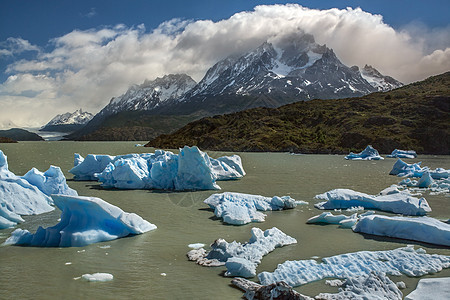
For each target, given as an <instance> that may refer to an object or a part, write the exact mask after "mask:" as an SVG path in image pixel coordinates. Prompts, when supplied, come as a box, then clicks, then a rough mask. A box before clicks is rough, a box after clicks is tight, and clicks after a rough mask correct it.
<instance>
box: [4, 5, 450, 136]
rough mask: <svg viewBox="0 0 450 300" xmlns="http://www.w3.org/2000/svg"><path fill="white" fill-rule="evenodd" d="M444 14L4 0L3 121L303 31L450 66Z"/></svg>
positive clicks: (341, 53) (91, 103) (402, 8)
mask: <svg viewBox="0 0 450 300" xmlns="http://www.w3.org/2000/svg"><path fill="white" fill-rule="evenodd" d="M287 3H291V4H287ZM292 3H293V4H292ZM277 4H278V5H277ZM347 7H350V8H347ZM358 7H360V8H361V9H359V8H358ZM449 16H450V1H448V0H429V1H422V0H417V1H411V0H409V1H407V0H371V1H365V0H364V1H352V0H349V1H342V0H333V1H331V0H326V1H319V0H308V1H256V0H228V1H211V0H198V1H170V0H166V1H160V0H154V1H150V0H146V1H144V0H129V1H116V0H101V1H81V0H78V1H67V0H58V1H42V0H26V1H25V0H0V105H1V106H2V108H3V109H2V110H1V111H0V128H1V127H10V126H39V125H43V123H46V121H48V120H49V119H51V118H52V117H53V116H54V115H56V114H57V113H65V112H67V111H74V110H75V109H78V108H80V107H81V108H83V109H84V110H88V111H90V112H93V113H96V112H98V111H99V110H100V109H101V108H103V107H104V106H105V105H106V104H107V103H108V102H109V100H110V99H111V97H114V96H118V95H120V94H122V93H123V92H125V91H126V90H127V88H128V87H129V86H130V85H132V84H139V83H142V82H143V81H144V80H145V79H150V80H151V79H155V78H156V77H160V76H163V75H165V74H169V73H186V74H188V75H190V76H192V77H193V78H194V79H195V80H197V81H198V80H200V79H201V78H202V76H203V75H204V73H205V72H206V70H207V69H208V68H209V67H211V66H212V65H213V64H214V63H215V62H217V61H218V60H220V59H223V58H225V57H227V56H229V55H232V54H235V55H236V54H242V53H245V52H246V51H249V50H251V49H254V48H255V47H257V46H259V45H260V43H262V42H263V41H266V40H270V39H274V38H279V37H281V36H283V35H287V34H292V33H295V34H297V33H298V32H302V31H303V32H307V33H310V34H313V35H314V37H315V39H316V42H317V43H319V44H326V45H327V46H328V47H330V48H333V50H334V51H335V53H336V54H337V56H338V57H339V58H340V59H341V61H342V62H343V63H345V64H347V65H358V66H360V67H361V66H364V64H371V65H373V66H374V67H376V68H377V69H378V70H380V71H381V72H382V73H383V74H387V75H391V76H393V77H395V78H396V79H399V80H401V81H402V82H405V83H409V82H412V81H416V80H422V79H424V78H426V77H428V76H430V75H435V74H439V73H442V72H444V71H448V70H450V22H449Z"/></svg>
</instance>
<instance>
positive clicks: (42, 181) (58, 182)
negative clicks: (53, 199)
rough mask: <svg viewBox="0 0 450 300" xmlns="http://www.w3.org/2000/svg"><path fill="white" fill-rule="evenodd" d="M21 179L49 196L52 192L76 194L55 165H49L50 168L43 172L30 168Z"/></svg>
mask: <svg viewBox="0 0 450 300" xmlns="http://www.w3.org/2000/svg"><path fill="white" fill-rule="evenodd" d="M22 178H23V179H25V180H26V181H28V182H29V183H30V184H32V185H34V186H36V187H37V188H38V189H39V190H40V191H41V192H43V193H44V194H46V195H47V196H50V195H52V194H62V195H71V196H78V193H77V191H75V190H73V189H71V188H70V187H69V186H68V185H67V182H66V177H64V174H63V172H62V171H61V168H59V167H56V166H50V168H49V169H48V170H47V171H45V172H44V173H42V172H40V171H39V170H38V169H36V168H32V169H31V170H30V171H28V172H27V173H26V174H25V175H24V176H22Z"/></svg>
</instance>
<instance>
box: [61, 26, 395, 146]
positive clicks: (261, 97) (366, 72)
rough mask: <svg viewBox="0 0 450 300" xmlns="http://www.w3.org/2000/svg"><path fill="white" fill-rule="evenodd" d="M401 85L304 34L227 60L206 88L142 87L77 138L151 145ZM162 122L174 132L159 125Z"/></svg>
mask: <svg viewBox="0 0 450 300" xmlns="http://www.w3.org/2000/svg"><path fill="white" fill-rule="evenodd" d="M401 85H402V83H400V82H399V81H397V80H395V79H393V78H392V77H388V76H383V75H382V74H381V73H380V72H378V71H377V70H376V69H375V68H373V67H371V66H367V65H366V66H365V67H364V68H362V69H361V70H360V69H359V68H358V67H356V66H354V67H348V66H346V65H344V64H343V63H342V62H341V61H340V60H339V59H338V58H337V56H336V55H335V53H334V51H333V50H332V49H330V48H327V47H326V45H319V44H317V43H316V42H315V41H314V37H313V36H312V35H309V34H303V33H300V34H298V35H297V36H295V37H292V36H291V37H289V38H286V39H283V40H279V41H273V42H267V41H266V42H264V43H263V44H262V45H260V46H259V47H257V48H256V49H254V50H252V51H249V52H248V53H245V54H244V55H240V56H230V57H227V58H225V59H223V60H221V61H219V62H217V63H216V64H215V65H214V66H212V67H211V68H210V69H209V70H208V71H207V72H206V74H205V76H204V77H203V79H202V80H201V81H200V82H198V83H196V82H195V81H194V80H193V79H192V78H191V77H189V76H188V75H185V74H177V75H166V76H164V77H162V78H157V79H155V80H153V81H145V82H144V83H143V84H141V85H134V86H132V87H130V88H129V89H128V91H127V92H126V93H124V94H123V95H121V96H119V97H114V98H112V99H111V100H110V102H109V104H108V105H106V106H105V107H104V108H103V109H102V110H101V111H100V112H99V113H98V114H97V115H95V117H94V118H93V119H92V120H91V121H90V122H89V123H88V124H87V125H86V126H85V127H84V128H82V129H81V130H79V131H78V132H75V133H74V134H72V135H70V136H69V138H72V139H81V140H102V139H105V140H110V139H124V140H127V139H129V140H140V139H144V140H145V139H150V138H153V137H155V136H157V135H159V134H162V133H169V132H171V131H173V130H175V129H177V128H179V127H181V126H182V125H185V124H187V122H189V121H192V120H195V119H198V118H200V117H203V116H209V115H216V114H224V113H231V112H236V111H241V110H244V109H249V108H254V107H279V106H281V105H284V104H288V103H293V102H297V101H307V100H312V99H337V98H347V97H358V96H362V95H366V94H369V93H372V92H376V91H386V90H390V89H393V88H397V87H400V86H401ZM156 116H157V117H156ZM161 122H162V124H166V125H167V126H161V125H158V124H157V123H161Z"/></svg>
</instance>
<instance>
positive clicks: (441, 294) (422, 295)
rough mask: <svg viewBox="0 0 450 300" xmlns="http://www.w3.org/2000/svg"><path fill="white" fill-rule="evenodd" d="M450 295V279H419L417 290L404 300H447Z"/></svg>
mask: <svg viewBox="0 0 450 300" xmlns="http://www.w3.org/2000/svg"><path fill="white" fill-rule="evenodd" d="M448 295H450V277H444V278H424V279H420V280H419V283H418V284H417V288H416V289H415V290H414V291H412V292H411V293H410V294H408V295H407V296H406V297H405V300H435V299H447V298H448Z"/></svg>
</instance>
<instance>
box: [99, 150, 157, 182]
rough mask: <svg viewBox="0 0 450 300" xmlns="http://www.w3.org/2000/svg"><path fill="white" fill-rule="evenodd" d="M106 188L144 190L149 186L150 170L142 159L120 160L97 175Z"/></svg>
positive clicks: (110, 164)
mask: <svg viewBox="0 0 450 300" xmlns="http://www.w3.org/2000/svg"><path fill="white" fill-rule="evenodd" d="M95 176H96V177H97V178H98V179H99V181H100V182H101V183H102V184H101V186H102V187H105V188H119V189H144V188H146V187H147V186H148V181H149V170H148V165H147V161H146V160H145V159H143V158H142V157H139V156H136V157H132V158H119V159H117V160H114V161H113V162H110V163H109V164H108V165H107V166H106V168H105V169H104V170H103V172H101V173H100V174H96V175H95Z"/></svg>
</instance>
